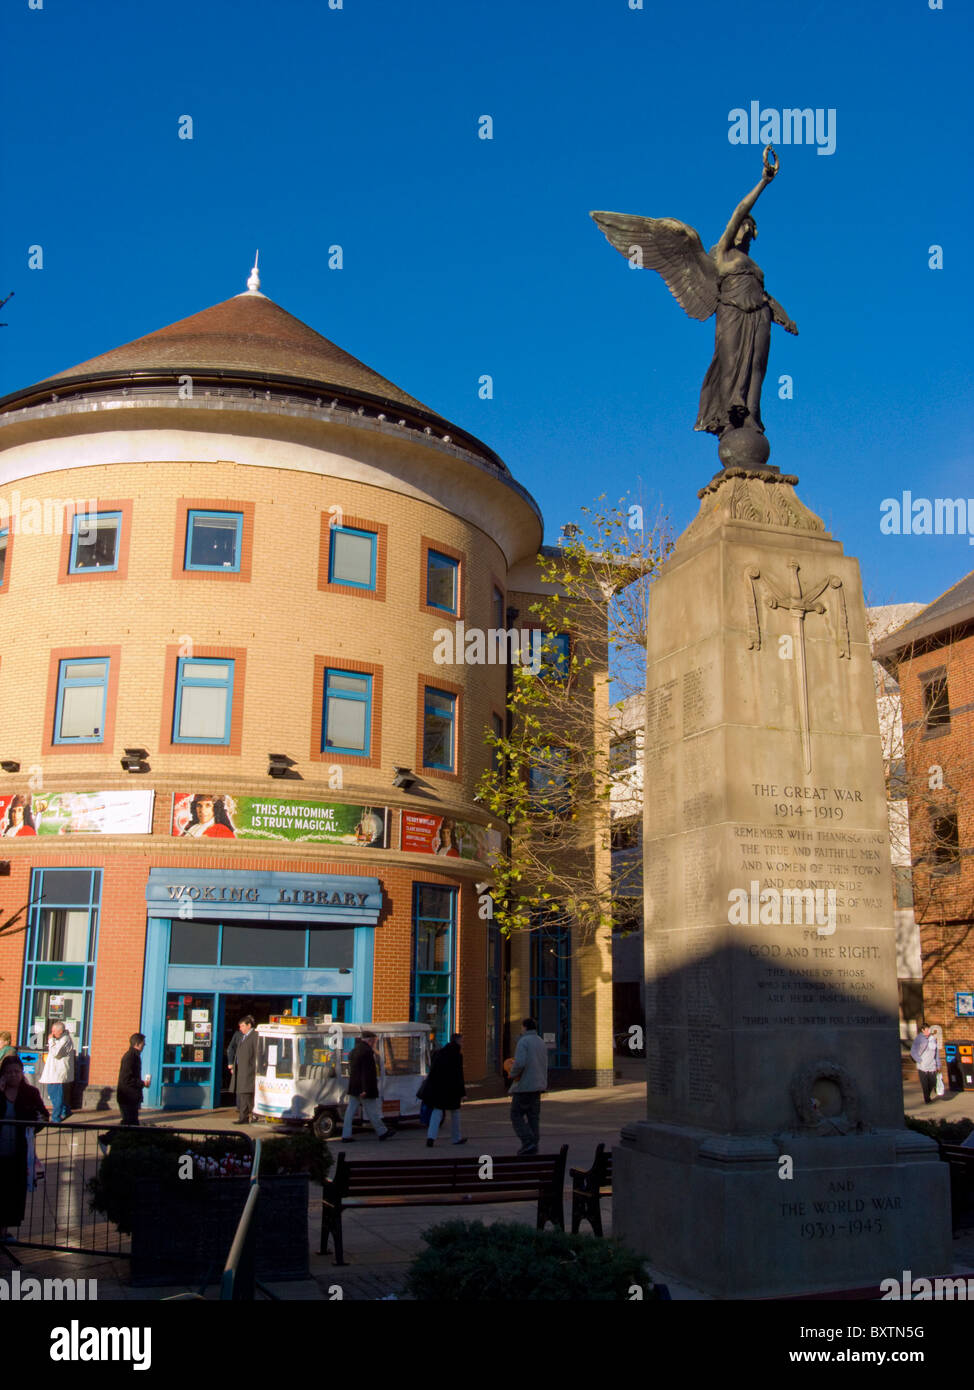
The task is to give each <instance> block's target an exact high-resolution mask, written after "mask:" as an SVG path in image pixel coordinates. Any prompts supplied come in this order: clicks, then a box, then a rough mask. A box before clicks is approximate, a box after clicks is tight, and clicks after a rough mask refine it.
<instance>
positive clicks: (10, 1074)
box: [0, 1052, 47, 1240]
mask: <svg viewBox="0 0 974 1390" xmlns="http://www.w3.org/2000/svg"><path fill="white" fill-rule="evenodd" d="M46 1119H47V1110H46V1109H45V1106H44V1102H43V1101H42V1100H41V1093H40V1091H38V1090H37V1088H36V1087H34V1086H31V1085H29V1084H28V1083H27V1082H26V1081H25V1080H24V1064H23V1062H22V1061H21V1060H20V1058H19V1057H18V1056H17V1054H16V1053H15V1052H14V1053H8V1054H7V1056H6V1057H4V1059H3V1061H2V1062H0V1240H5V1239H7V1238H8V1235H9V1230H8V1228H9V1227H11V1226H19V1225H20V1223H21V1221H23V1219H24V1209H25V1208H26V1206H27V1192H28V1189H30V1190H31V1191H33V1187H34V1164H35V1156H34V1135H35V1134H36V1133H37V1131H38V1130H39V1129H40V1127H41V1125H42V1124H43V1122H44V1121H45V1120H46ZM3 1120H27V1121H28V1124H26V1125H13V1124H9V1125H5V1124H3ZM31 1122H33V1124H34V1128H33V1129H31V1128H30V1127H29V1125H30V1123H31Z"/></svg>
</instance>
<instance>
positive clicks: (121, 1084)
mask: <svg viewBox="0 0 974 1390" xmlns="http://www.w3.org/2000/svg"><path fill="white" fill-rule="evenodd" d="M144 1047H145V1034H144V1033H133V1034H132V1036H131V1037H130V1038H129V1050H128V1052H126V1053H125V1055H124V1056H123V1058H122V1061H121V1064H120V1066H119V1068H118V1085H117V1086H116V1087H115V1094H116V1096H117V1098H118V1108H119V1110H121V1112H122V1124H123V1125H137V1124H138V1123H139V1107H140V1106H141V1104H142V1092H143V1090H144V1089H145V1087H146V1086H148V1084H149V1082H150V1080H151V1079H152V1078H151V1077H148V1076H147V1077H145V1078H144V1079H143V1076H142V1049H143V1048H144Z"/></svg>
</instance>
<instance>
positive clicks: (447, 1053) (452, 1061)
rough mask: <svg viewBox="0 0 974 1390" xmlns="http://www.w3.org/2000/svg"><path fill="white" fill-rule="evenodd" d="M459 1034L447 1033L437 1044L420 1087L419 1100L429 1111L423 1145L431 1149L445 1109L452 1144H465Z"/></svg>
mask: <svg viewBox="0 0 974 1390" xmlns="http://www.w3.org/2000/svg"><path fill="white" fill-rule="evenodd" d="M462 1041H463V1034H462V1033H451V1034H450V1041H449V1042H448V1043H447V1044H446V1046H445V1047H441V1048H440V1050H439V1052H437V1053H435V1054H434V1055H433V1057H432V1059H431V1060H430V1069H429V1072H428V1073H427V1076H426V1080H425V1081H424V1082H423V1085H422V1087H421V1088H420V1091H421V1094H420V1099H421V1100H423V1101H425V1103H426V1104H427V1105H428V1106H429V1108H430V1109H431V1110H432V1112H433V1113H432V1115H431V1116H430V1122H429V1128H428V1129H427V1131H426V1147H427V1148H428V1149H431V1148H432V1147H433V1145H434V1144H435V1143H436V1136H437V1135H438V1134H439V1132H440V1125H441V1124H442V1123H443V1117H444V1115H445V1113H446V1111H447V1110H449V1112H450V1126H451V1129H452V1138H453V1143H454V1144H465V1143H466V1142H467V1141H466V1139H462V1138H461V1137H460V1104H461V1102H462V1100H463V1098H464V1096H465V1095H466V1094H467V1088H466V1086H465V1085H464V1081H463V1051H462V1049H461V1046H460V1044H461V1042H462Z"/></svg>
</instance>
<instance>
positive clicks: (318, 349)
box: [37, 293, 445, 423]
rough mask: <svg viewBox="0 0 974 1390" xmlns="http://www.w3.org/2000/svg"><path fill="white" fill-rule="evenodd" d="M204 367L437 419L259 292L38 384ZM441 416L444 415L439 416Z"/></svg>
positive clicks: (92, 359) (222, 372)
mask: <svg viewBox="0 0 974 1390" xmlns="http://www.w3.org/2000/svg"><path fill="white" fill-rule="evenodd" d="M194 369H195V370H197V371H208V372H218V373H220V374H227V375H231V376H232V375H234V374H236V373H244V374H246V375H247V376H248V377H253V376H257V377H267V378H268V379H272V380H273V379H277V380H281V379H282V378H283V379H291V380H293V381H301V382H311V383H314V384H316V385H320V386H321V387H322V389H323V390H327V389H329V388H331V389H338V390H350V391H355V392H362V393H365V394H366V395H369V396H375V397H378V398H379V399H381V400H384V401H388V402H389V403H390V404H391V403H395V404H397V405H403V406H408V407H410V408H412V409H414V410H421V411H423V412H424V414H426V415H429V416H431V417H433V418H434V419H439V418H440V417H438V416H437V415H436V412H435V411H431V410H430V409H429V408H428V407H427V406H424V405H423V404H422V402H421V401H418V400H416V399H415V397H413V396H409V395H407V394H406V392H405V391H401V390H400V389H399V387H398V386H395V385H394V384H393V383H392V382H391V381H387V380H386V378H385V377H383V376H380V375H379V373H378V372H374V371H373V370H372V368H371V367H367V366H366V365H365V363H364V362H360V361H359V360H358V358H357V357H353V356H352V355H351V353H348V352H345V351H344V350H343V349H342V348H340V347H337V346H336V344H335V343H332V342H329V340H328V339H327V338H323V337H322V336H321V334H320V333H316V332H315V330H314V329H313V328H309V327H308V325H307V324H306V323H302V322H301V320H300V319H296V318H295V317H294V315H293V314H289V313H288V312H287V310H286V309H282V308H281V306H280V305H279V304H275V303H274V302H273V300H271V299H267V298H266V297H265V296H264V295H262V294H252V293H248V294H238V295H235V296H234V298H233V299H226V300H224V301H223V303H222V304H214V305H213V307H212V308H210V309H203V310H202V311H201V312H200V313H198V314H192V315H190V317H189V318H186V319H180V320H179V322H178V323H171V324H169V325H168V327H166V328H159V329H157V330H156V332H155V333H149V334H147V335H146V336H145V337H144V338H136V339H135V340H134V341H133V342H131V343H125V344H124V345H123V346H122V347H117V348H113V349H112V351H111V352H105V353H102V355H101V356H100V357H92V358H90V359H89V361H87V362H81V363H79V364H78V366H76V367H69V368H68V369H67V370H66V371H63V372H57V373H55V375H54V376H51V377H47V378H46V379H45V381H42V382H38V383H37V385H38V386H39V387H40V386H46V385H48V384H50V385H52V386H53V385H55V384H56V383H62V384H65V383H67V382H70V381H73V380H75V379H77V378H89V379H90V378H92V377H97V376H107V377H118V376H124V375H126V374H129V373H135V372H153V371H157V372H167V373H168V372H174V371H180V372H183V371H185V372H192V371H193V370H194ZM444 423H445V422H444Z"/></svg>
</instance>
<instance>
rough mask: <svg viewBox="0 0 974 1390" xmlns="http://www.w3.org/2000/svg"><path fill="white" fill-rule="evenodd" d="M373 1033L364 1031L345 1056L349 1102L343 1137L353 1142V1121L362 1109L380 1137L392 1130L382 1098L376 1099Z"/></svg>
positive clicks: (350, 1142)
mask: <svg viewBox="0 0 974 1390" xmlns="http://www.w3.org/2000/svg"><path fill="white" fill-rule="evenodd" d="M375 1042H376V1037H375V1034H374V1033H363V1034H362V1036H361V1037H360V1038H359V1040H358V1042H357V1043H356V1044H355V1046H354V1047H353V1048H352V1051H351V1053H350V1055H349V1058H348V1085H347V1086H346V1087H345V1090H346V1091H347V1092H348V1104H347V1105H346V1107H345V1119H344V1122H343V1124H342V1141H343V1142H344V1143H346V1144H354V1143H355V1140H354V1139H353V1138H352V1121H353V1120H354V1119H355V1116H356V1115H357V1114H358V1112H359V1108H360V1107H361V1109H362V1110H363V1112H364V1113H365V1115H366V1117H367V1118H368V1121H369V1123H370V1124H371V1126H372V1128H373V1129H374V1130H375V1132H376V1134H377V1135H378V1136H379V1138H380V1139H388V1138H389V1137H390V1135H392V1134H394V1133H395V1130H392V1129H390V1128H389V1127H388V1125H386V1124H384V1123H383V1120H382V1102H381V1101H380V1100H379V1069H378V1066H377V1064H376V1060H375Z"/></svg>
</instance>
